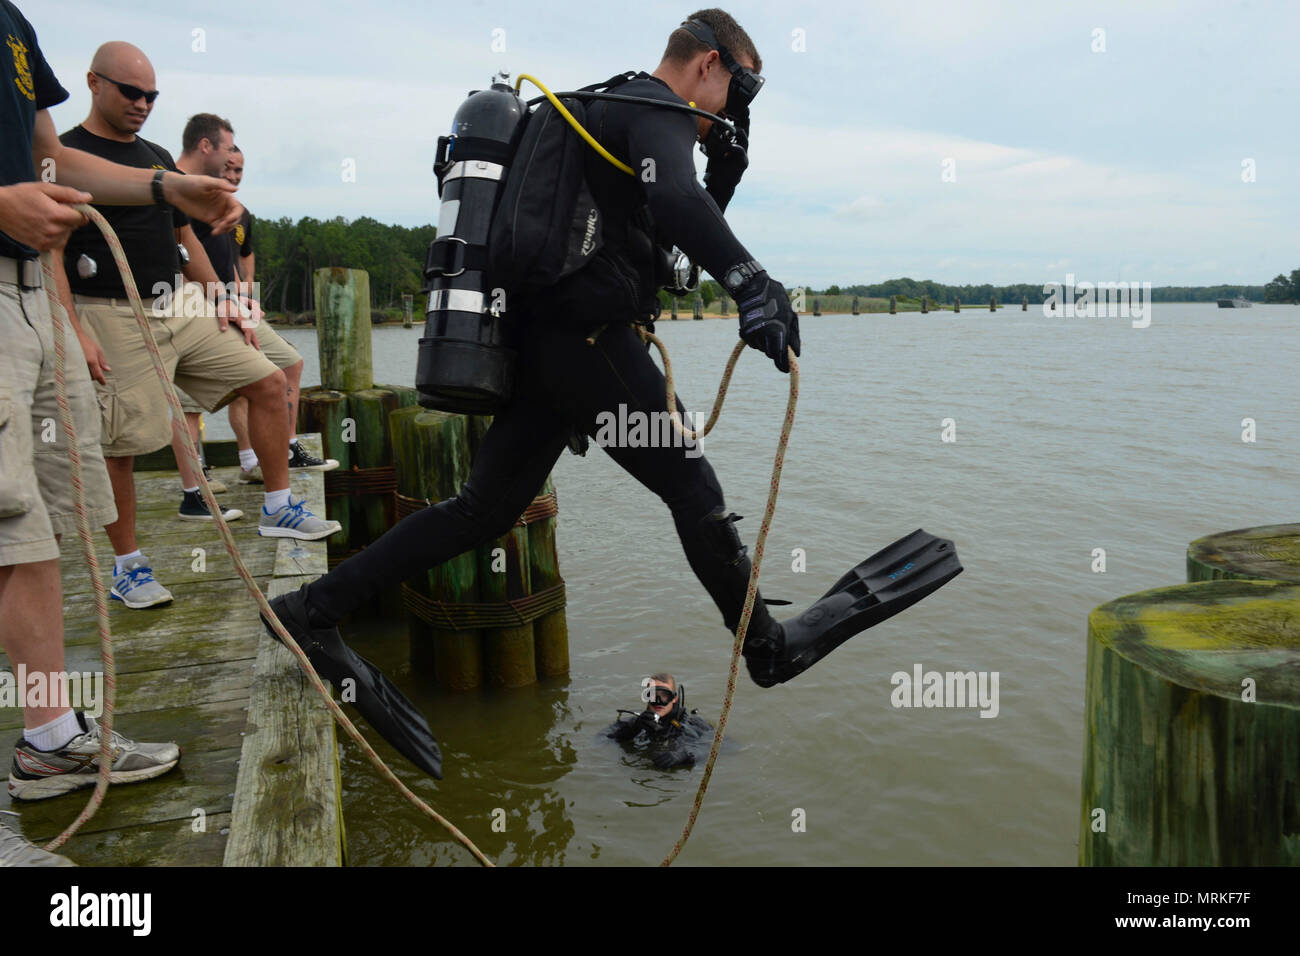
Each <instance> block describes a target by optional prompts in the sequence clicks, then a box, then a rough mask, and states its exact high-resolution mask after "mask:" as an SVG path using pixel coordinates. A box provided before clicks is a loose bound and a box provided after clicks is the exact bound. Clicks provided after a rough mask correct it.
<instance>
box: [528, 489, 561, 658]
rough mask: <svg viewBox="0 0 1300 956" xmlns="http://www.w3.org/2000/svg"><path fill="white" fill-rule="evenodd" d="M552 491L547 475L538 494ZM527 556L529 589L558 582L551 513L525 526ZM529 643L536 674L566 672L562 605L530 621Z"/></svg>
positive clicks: (541, 588) (542, 587) (534, 589)
mask: <svg viewBox="0 0 1300 956" xmlns="http://www.w3.org/2000/svg"><path fill="white" fill-rule="evenodd" d="M554 493H555V485H554V484H553V483H552V481H551V479H550V478H549V477H547V479H546V484H545V485H543V486H542V494H543V495H547V494H554ZM528 560H529V564H530V565H531V566H532V580H531V584H532V593H534V594H536V593H537V592H539V591H543V590H545V589H546V588H549V587H553V586H554V585H556V584H559V583H560V563H559V559H558V557H557V553H556V548H555V518H554V516H552V517H548V518H542V519H541V520H538V521H534V522H533V523H531V524H530V525H529V526H528ZM533 644H534V647H535V648H536V652H537V676H538V677H541V678H546V677H558V676H560V675H562V674H567V673H569V623H568V618H567V617H566V615H565V612H564V609H563V608H560V609H559V610H555V611H552V612H551V613H549V614H543V615H542V616H541V617H539V618H537V620H535V621H533Z"/></svg>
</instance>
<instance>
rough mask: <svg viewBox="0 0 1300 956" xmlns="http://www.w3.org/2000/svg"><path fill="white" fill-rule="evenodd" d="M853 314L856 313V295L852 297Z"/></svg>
mask: <svg viewBox="0 0 1300 956" xmlns="http://www.w3.org/2000/svg"><path fill="white" fill-rule="evenodd" d="M853 314H854V315H857V314H858V297H857V296H856V295H855V296H854V297H853Z"/></svg>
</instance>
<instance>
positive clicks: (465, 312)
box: [415, 73, 528, 414]
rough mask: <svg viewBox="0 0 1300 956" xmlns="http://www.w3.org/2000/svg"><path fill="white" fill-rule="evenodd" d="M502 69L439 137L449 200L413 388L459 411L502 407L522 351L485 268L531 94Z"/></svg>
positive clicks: (438, 165)
mask: <svg viewBox="0 0 1300 956" xmlns="http://www.w3.org/2000/svg"><path fill="white" fill-rule="evenodd" d="M508 78H509V75H508V74H506V73H498V74H497V75H496V76H494V77H493V78H492V85H491V87H490V88H489V89H486V90H477V91H475V92H472V93H471V94H470V96H469V98H468V99H467V100H466V101H465V102H464V103H462V104H461V107H460V109H458V110H457V111H456V116H455V118H454V119H453V120H452V127H451V135H450V136H440V137H438V153H437V159H436V161H435V163H434V172H435V173H437V176H438V190H439V196H440V197H441V199H442V205H441V208H440V209H439V213H438V237H437V238H436V239H435V240H434V241H433V242H432V243H430V245H429V253H428V256H427V258H426V260H425V266H424V277H425V286H424V288H423V289H422V290H421V291H424V292H428V293H429V304H428V309H427V311H426V312H425V325H424V335H423V336H422V337H421V339H420V351H419V360H418V363H417V366H416V373H415V387H416V389H417V390H418V392H419V393H420V404H421V405H423V406H424V407H425V408H436V409H440V410H442V411H447V412H458V413H462V414H488V413H491V412H494V411H497V410H498V409H499V408H500V407H501V406H502V405H504V404H505V402H506V401H507V400H508V399H509V398H510V391H511V385H512V383H513V377H514V375H513V373H514V363H515V351H514V349H512V348H511V347H510V336H509V321H508V319H507V317H506V307H505V301H504V299H505V296H504V294H503V292H502V290H499V289H494V288H492V283H491V280H490V279H489V278H488V274H487V242H488V231H489V228H490V226H491V224H492V217H493V214H494V213H495V211H496V206H497V201H498V199H499V197H500V193H501V187H502V184H503V183H504V182H505V179H506V175H507V173H508V171H509V168H510V161H511V158H512V156H513V153H514V146H515V142H516V136H517V133H518V132H519V129H520V123H521V121H522V120H523V119H524V118H525V117H526V116H527V113H528V108H527V106H526V105H525V104H524V101H523V100H522V99H520V98H519V96H518V95H516V93H515V92H514V90H512V89H511V87H510V85H509V83H508Z"/></svg>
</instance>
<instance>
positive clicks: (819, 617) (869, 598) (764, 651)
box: [744, 528, 962, 687]
mask: <svg viewBox="0 0 1300 956" xmlns="http://www.w3.org/2000/svg"><path fill="white" fill-rule="evenodd" d="M961 570H962V567H961V562H960V561H959V560H958V559H957V548H956V546H954V545H953V543H952V542H951V541H948V540H947V539H945V538H936V537H935V536H934V535H932V534H927V533H926V532H924V531H922V530H920V529H919V528H918V529H917V530H916V531H913V532H912V533H911V534H909V535H908V536H907V537H905V538H900V539H899V540H897V541H895V542H894V543H893V544H891V545H889V546H888V547H886V548H884V549H882V550H880V551H877V552H876V553H875V554H873V555H872V556H871V557H869V558H867V560H865V561H863V562H862V563H861V564H859V565H858V566H857V567H855V568H854V569H853V570H851V571H849V572H848V573H847V574H845V575H844V576H843V577H842V578H840V579H839V580H838V581H836V582H835V584H834V585H833V586H832V587H831V589H830V590H829V591H827V592H826V593H825V594H824V595H823V596H822V597H821V599H820V600H819V601H817V603H816V604H814V605H812V607H810V608H808V610H806V611H804V612H803V613H802V614H800V615H799V616H798V617H794V618H790V619H789V620H787V621H782V622H781V623H780V624H777V623H776V622H774V621H773V622H771V627H770V632H769V633H767V634H755V635H754V638H755V640H754V643H753V644H752V645H751V643H750V639H749V635H746V637H745V648H744V654H745V663H746V665H747V666H748V668H749V674H750V677H752V678H753V680H754V682H755V683H756V684H758V685H759V686H761V687H771V686H773V685H774V684H782V683H785V682H786V681H788V680H790V679H791V678H792V677H796V676H798V675H799V674H802V673H803V672H804V671H806V670H807V669H808V668H810V667H812V665H813V664H815V663H817V662H818V661H819V660H821V659H822V658H823V657H825V656H826V655H827V654H829V653H830V652H831V651H833V650H835V648H837V647H839V646H840V645H841V644H843V643H844V642H845V641H847V640H848V639H849V638H850V637H852V636H853V635H855V634H860V633H861V632H862V631H865V630H866V629H867V628H869V627H874V626H875V625H877V624H879V623H880V622H881V621H884V620H887V619H888V618H891V617H893V616H894V615H895V614H897V613H898V612H899V611H902V610H905V609H907V608H909V607H911V606H912V605H913V604H915V603H916V602H917V601H919V600H921V598H923V597H925V596H926V595H928V594H932V593H934V592H935V591H937V590H939V588H941V587H943V586H944V585H945V584H947V583H948V582H949V581H951V580H952V579H953V578H955V577H956V576H957V575H958V574H960V573H961Z"/></svg>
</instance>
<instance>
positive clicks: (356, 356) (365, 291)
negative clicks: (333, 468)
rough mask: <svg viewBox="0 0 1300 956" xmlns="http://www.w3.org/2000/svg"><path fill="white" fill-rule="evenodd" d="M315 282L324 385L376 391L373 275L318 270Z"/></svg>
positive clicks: (321, 369)
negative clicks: (372, 347)
mask: <svg viewBox="0 0 1300 956" xmlns="http://www.w3.org/2000/svg"><path fill="white" fill-rule="evenodd" d="M315 278H316V281H315V292H316V347H317V349H318V351H319V354H320V380H321V385H323V386H324V387H325V388H333V389H337V390H338V391H341V392H355V391H358V390H359V389H363V388H373V387H374V384H375V379H374V373H373V371H372V365H371V357H370V276H369V274H367V273H366V272H365V270H363V269H343V268H329V269H317V270H316V277H315ZM335 457H337V456H335Z"/></svg>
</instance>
